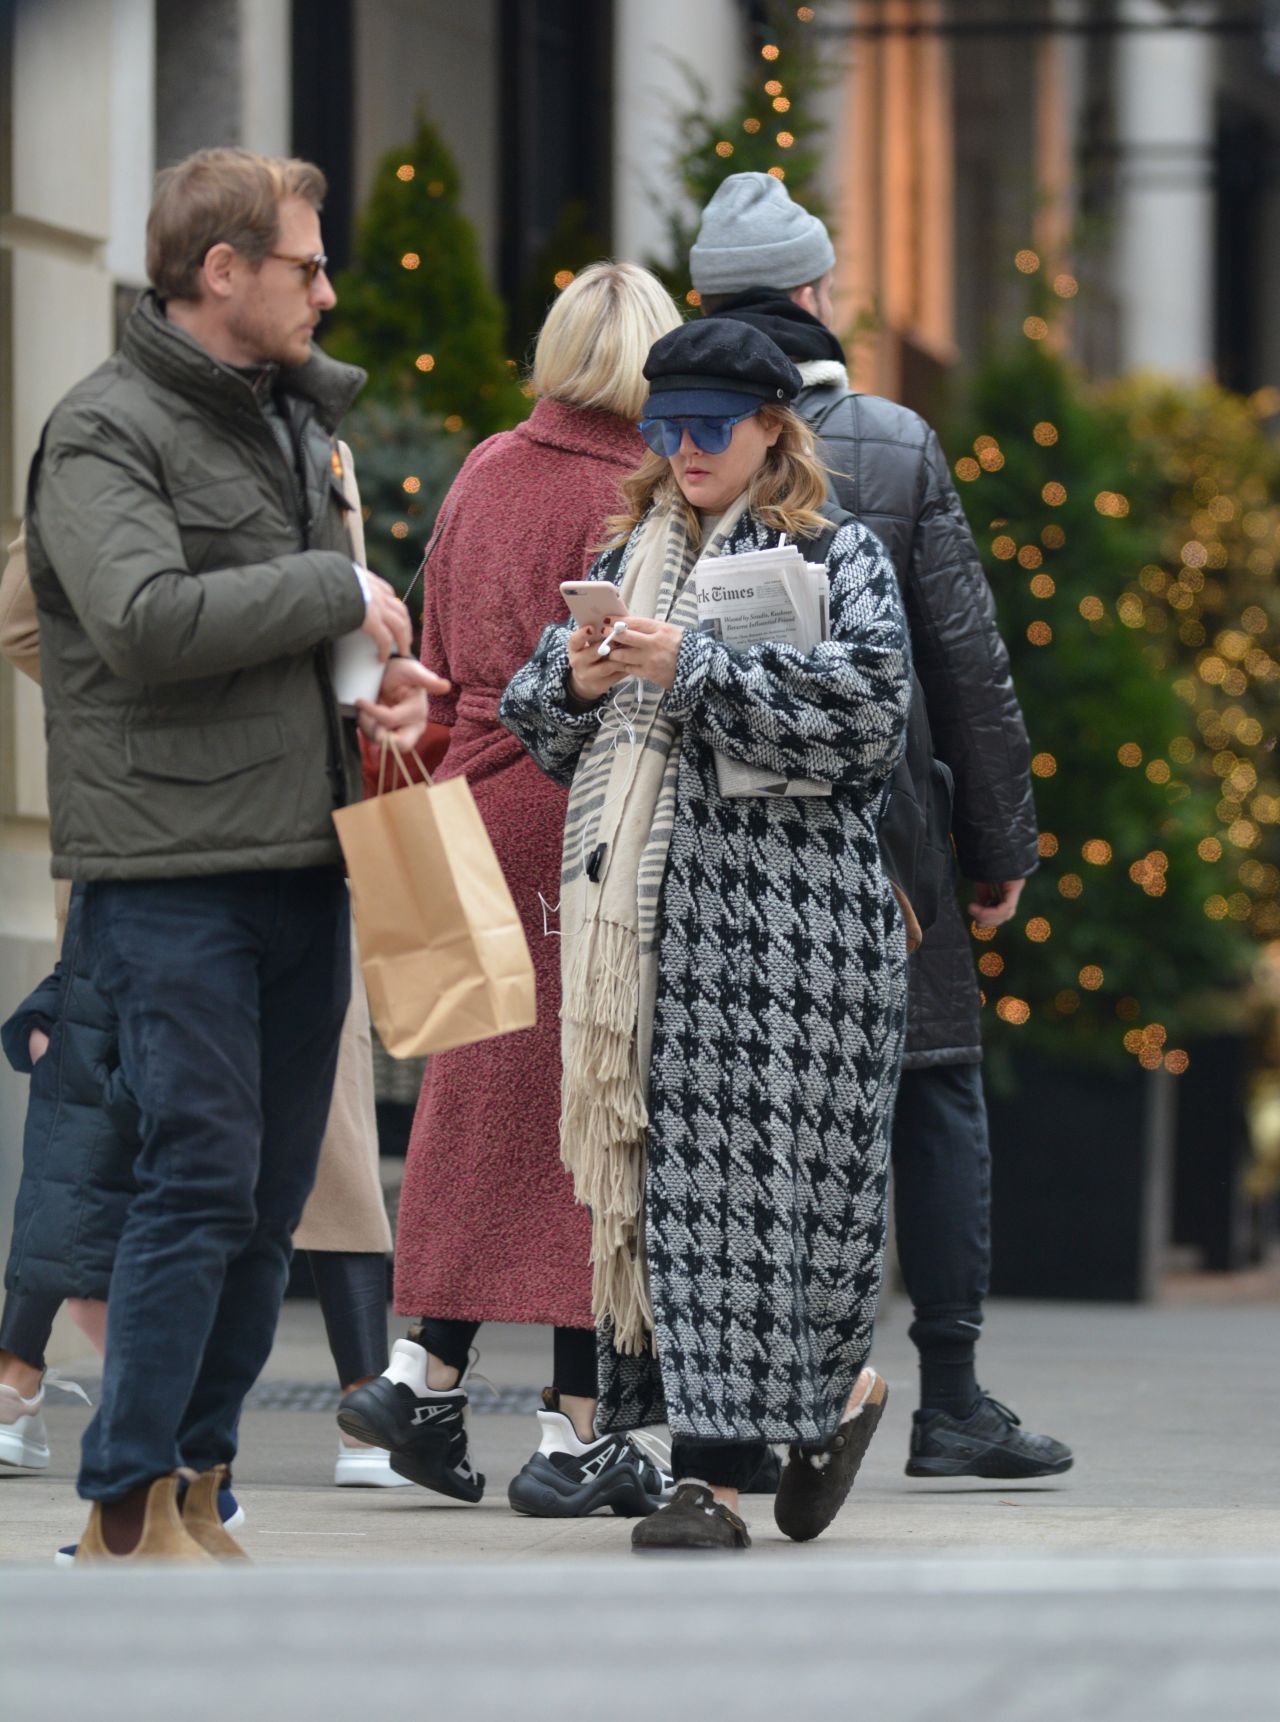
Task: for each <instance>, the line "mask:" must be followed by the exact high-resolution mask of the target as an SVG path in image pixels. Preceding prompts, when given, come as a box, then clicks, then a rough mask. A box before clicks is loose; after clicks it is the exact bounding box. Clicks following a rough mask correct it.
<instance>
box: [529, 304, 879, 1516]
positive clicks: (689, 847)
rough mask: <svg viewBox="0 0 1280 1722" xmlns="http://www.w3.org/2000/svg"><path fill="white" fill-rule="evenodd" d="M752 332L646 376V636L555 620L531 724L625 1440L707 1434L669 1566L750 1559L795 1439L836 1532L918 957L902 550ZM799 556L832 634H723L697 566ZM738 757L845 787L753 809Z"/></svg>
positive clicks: (679, 1445)
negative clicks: (895, 817)
mask: <svg viewBox="0 0 1280 1722" xmlns="http://www.w3.org/2000/svg"><path fill="white" fill-rule="evenodd" d="M726 329H727V326H726V325H724V324H721V325H720V326H719V327H718V328H717V325H716V324H715V323H711V322H705V323H701V324H690V325H686V326H685V327H684V328H682V329H679V330H677V331H675V332H674V333H673V334H671V335H668V336H665V337H664V338H663V340H661V341H659V342H658V343H657V345H656V346H655V347H654V349H653V351H652V353H651V354H650V358H649V362H648V365H647V366H646V370H645V375H646V377H648V378H649V381H650V388H651V395H650V399H649V403H648V406H647V407H646V419H645V420H644V421H643V422H642V425H641V428H642V430H643V431H644V432H645V434H646V439H647V440H648V441H649V442H650V446H651V448H652V449H654V450H655V452H654V453H651V454H650V456H649V457H648V459H647V460H646V462H645V464H644V465H643V466H642V468H641V469H640V471H639V472H638V473H637V474H636V475H635V476H634V477H633V478H632V479H631V480H629V481H628V484H627V485H626V486H625V487H624V494H625V496H626V501H627V509H626V512H625V514H624V516H623V517H621V518H620V519H619V521H618V522H617V523H616V525H617V527H618V533H619V538H618V542H617V543H616V544H615V546H614V547H613V548H611V549H610V550H609V551H607V552H606V553H605V554H604V555H603V556H601V558H600V559H599V560H598V561H597V562H596V564H595V565H594V568H593V570H592V577H593V578H595V579H605V580H610V581H613V582H614V583H615V584H617V585H618V586H619V587H620V589H621V592H622V596H623V600H624V602H625V606H626V610H627V611H628V612H629V614H628V618H627V627H626V631H625V632H624V633H623V634H622V635H621V636H620V638H619V639H618V640H617V642H616V643H615V644H614V645H613V646H612V648H611V651H610V654H609V656H608V657H606V658H601V657H600V656H599V654H598V650H597V647H598V643H599V632H598V631H593V630H591V629H586V628H579V629H576V630H574V629H572V627H571V626H563V625H561V626H553V627H549V628H548V629H547V630H546V631H545V633H544V634H543V637H542V639H541V641H540V643H539V645H538V648H537V651H536V652H535V654H534V657H533V658H532V660H531V661H530V662H529V663H528V664H527V665H526V666H525V667H524V668H523V669H522V670H521V671H519V672H518V673H517V675H516V676H515V678H514V679H513V681H512V682H511V683H510V685H509V687H508V689H507V692H506V694H505V696H504V698H503V702H502V706H501V711H500V716H501V718H502V720H503V722H505V723H506V724H507V725H508V727H510V728H511V729H512V730H513V731H514V732H515V733H516V734H517V735H518V736H519V737H520V739H521V740H522V741H523V742H524V744H525V746H526V747H527V748H528V749H529V751H530V752H531V753H532V755H533V757H534V758H535V759H536V760H537V762H538V764H539V765H540V766H541V767H542V769H543V770H544V771H546V772H547V773H548V774H549V775H551V776H552V777H554V778H556V779H557V780H558V781H561V782H564V783H568V784H570V785H571V793H570V803H569V812H568V817H567V822H566V835H565V851H564V862H563V874H562V881H561V926H562V933H563V939H562V944H563V972H564V1007H563V1016H564V1019H565V1020H564V1054H565V1060H564V1065H565V1074H564V1083H565V1088H564V1100H563V1114H562V1136H561V1146H562V1152H563V1154H564V1156H565V1159H566V1162H567V1163H568V1164H569V1165H570V1167H571V1169H572V1170H573V1171H574V1175H575V1181H576V1185H577V1190H578V1195H579V1199H580V1200H583V1201H585V1202H587V1203H588V1205H589V1206H590V1207H591V1209H592V1214H593V1227H594V1234H593V1259H594V1261H595V1274H596V1277H595V1302H596V1312H597V1319H598V1321H599V1324H600V1332H601V1340H602V1344H601V1370H602V1374H601V1414H602V1420H603V1422H604V1425H605V1426H606V1427H612V1428H625V1427H630V1426H633V1425H636V1424H639V1423H643V1422H648V1421H656V1420H659V1419H661V1418H662V1417H663V1416H664V1415H665V1417H666V1418H667V1420H668V1422H669V1423H670V1425H671V1428H672V1430H673V1433H674V1434H675V1436H676V1444H675V1455H674V1457H675V1465H674V1469H675V1473H676V1478H677V1482H681V1481H682V1480H683V1485H684V1486H682V1487H681V1488H679V1489H678V1490H677V1492H676V1496H675V1499H674V1500H673V1502H672V1503H671V1504H670V1505H669V1506H667V1507H665V1508H663V1510H662V1511H661V1512H660V1513H658V1514H657V1515H655V1516H654V1518H652V1519H649V1520H645V1521H643V1522H642V1524H641V1525H640V1526H639V1527H637V1530H636V1533H635V1541H636V1544H637V1546H648V1547H653V1546H688V1545H689V1544H690V1543H691V1542H692V1543H695V1544H699V1545H701V1544H702V1543H705V1542H707V1541H708V1540H710V1541H711V1542H712V1543H713V1544H714V1545H716V1546H743V1544H744V1542H745V1540H746V1532H745V1528H744V1527H743V1526H742V1523H741V1520H740V1519H738V1518H737V1515H736V1512H735V1511H734V1508H735V1507H736V1498H737V1495H736V1491H737V1489H738V1488H739V1487H741V1486H742V1485H743V1483H744V1482H745V1481H746V1480H747V1478H748V1477H749V1476H750V1475H751V1473H752V1471H753V1470H754V1468H755V1467H756V1466H757V1465H758V1464H759V1461H760V1459H761V1457H762V1456H763V1444H764V1443H766V1442H782V1441H785V1442H788V1443H789V1444H790V1454H789V1458H788V1462H787V1466H786V1468H785V1470H784V1474H783V1482H782V1487H781V1490H780V1493H779V1497H778V1502H777V1508H776V1511H777V1515H778V1519H779V1523H780V1524H781V1525H782V1528H783V1529H784V1530H786V1531H787V1532H788V1534H790V1535H793V1536H798V1537H804V1536H812V1535H816V1534H817V1531H818V1530H820V1529H822V1528H823V1525H824V1524H825V1523H828V1522H829V1521H830V1518H831V1517H832V1516H833V1515H834V1512H835V1511H836V1510H837V1509H838V1507H839V1505H840V1501H841V1500H842V1499H843V1496H844V1492H847V1489H848V1487H849V1484H850V1483H851V1482H852V1474H853V1471H855V1470H856V1468H857V1461H858V1459H860V1457H861V1451H862V1450H864V1449H865V1445H866V1439H868V1438H869V1433H870V1430H871V1429H873V1428H874V1425H875V1422H876V1421H877V1420H878V1416H879V1410H880V1407H881V1406H882V1404H883V1399H884V1384H883V1382H882V1381H880V1380H879V1378H877V1377H876V1376H875V1375H874V1372H872V1371H870V1370H866V1369H864V1363H865V1360H866V1357H867V1354H868V1351H869V1348H870V1339H871V1326H872V1320H873V1317H874V1312H875V1306H876V1301H877V1297H878V1293H879V1284H880V1272H881V1260H882V1254H883V1245H884V1208H885V1189H886V1182H887V1150H888V1131H889V1124H890V1119H891V1114H892V1108H893V1099H894V1094H895V1090H896V1084H897V1078H898V1070H899V1065H900V1060H901V1051H902V1038H903V1025H904V1016H905V997H906V975H905V964H906V942H905V932H904V926H903V919H902V915H901V913H900V910H899V907H898V905H897V902H896V901H895V897H894V895H893V892H892V889H891V887H890V885H889V884H888V882H887V880H886V878H885V876H884V873H883V871H882V869H881V865H880V858H879V852H878V847H877V835H876V827H877V816H878V809H879V803H880V793H881V789H882V786H883V785H884V783H885V781H886V779H887V777H888V775H889V773H890V772H891V771H892V768H893V766H894V764H895V762H896V760H897V758H898V756H899V754H900V752H901V749H902V746H903V736H904V726H905V722H906V715H907V708H908V704H909V699H910V683H909V676H910V660H909V649H908V644H907V636H906V629H905V624H904V620H903V616H902V611H901V607H900V604H899V599H898V589H897V583H896V580H895V578H894V573H893V568H892V566H891V564H890V562H889V561H888V559H887V557H886V556H885V554H884V552H883V549H882V548H881V546H880V544H879V541H878V540H877V539H876V538H874V537H873V536H872V534H871V533H869V532H868V531H867V530H866V529H865V528H863V527H862V526H860V525H859V524H857V523H856V522H854V521H852V520H851V519H848V518H847V517H843V516H841V517H840V522H841V523H839V524H838V529H837V530H835V531H834V533H833V532H832V531H831V528H830V526H829V524H828V521H827V519H825V518H824V517H823V516H822V515H821V514H819V513H818V512H817V509H818V506H819V504H820V503H821V502H822V501H823V498H824V484H823V478H822V473H821V470H820V469H819V468H818V467H817V465H816V463H815V462H814V460H813V453H812V450H813V444H812V440H811V438H810V435H809V433H808V431H807V429H806V428H805V427H804V425H803V424H802V423H801V422H800V421H799V420H798V419H797V418H796V416H795V415H794V414H793V413H791V412H790V411H789V410H788V406H787V404H786V403H787V402H788V401H789V400H790V399H791V398H793V396H794V394H795V392H796V390H797V389H798V388H799V376H798V373H796V372H795V369H794V367H793V366H792V365H791V363H790V361H789V360H787V359H786V358H785V356H784V355H783V354H782V353H781V352H780V351H779V350H778V348H777V347H775V346H774V344H773V343H772V342H771V341H769V340H768V338H767V337H765V336H764V335H761V334H759V333H758V332H757V331H755V330H752V329H743V328H741V327H737V326H735V327H733V328H731V329H727V332H726ZM695 438H697V439H698V440H696V441H695V440H694V439H695ZM779 532H787V533H791V534H792V535H795V536H797V537H798V541H799V544H800V547H801V549H805V548H806V546H808V547H809V549H810V553H811V554H812V553H813V547H814V546H815V545H816V546H817V551H818V554H822V552H823V550H824V549H825V562H826V569H827V573H828V577H829V580H830V585H831V638H830V639H829V640H828V641H826V642H824V643H822V644H820V645H819V646H818V647H817V648H816V650H815V651H813V652H812V653H811V654H809V655H808V656H805V655H803V654H801V653H800V652H799V651H797V650H796V649H794V648H793V647H790V646H787V645H781V644H773V643H770V642H767V641H766V642H764V643H761V644H757V645H753V646H751V647H750V648H749V649H748V650H745V651H740V650H735V649H734V648H732V647H730V646H727V645H725V644H723V643H722V642H721V641H719V640H717V639H715V638H713V637H712V636H711V635H710V634H709V633H706V632H700V631H699V630H698V628H697V625H696V601H695V599H694V596H693V581H692V579H691V578H690V575H691V571H692V568H693V566H694V563H695V561H698V560H701V561H702V562H703V563H704V564H705V562H706V560H707V559H708V558H710V557H713V556H716V555H729V554H734V553H737V552H740V551H749V550H756V549H761V548H764V547H765V546H766V545H768V544H773V543H776V542H777V534H778V533H779ZM717 754H720V755H722V756H725V757H727V758H728V759H730V760H733V761H739V762H742V763H745V764H747V765H752V766H758V767H765V768H767V769H768V770H770V771H772V772H774V773H777V774H779V775H780V776H782V777H784V778H786V779H787V780H788V784H789V785H790V786H792V787H794V786H795V785H796V784H797V783H798V782H799V781H800V780H808V781H809V782H810V783H813V784H816V785H817V786H818V788H819V793H816V794H813V793H811V794H799V795H793V794H786V795H778V796H770V797H765V798H754V797H748V796H742V795H726V794H724V793H722V792H721V788H720V781H721V780H720V778H719V777H718V774H717V757H716V756H717ZM856 1419H860V1422H857V1423H855V1420H856ZM833 1503H834V1504H833Z"/></svg>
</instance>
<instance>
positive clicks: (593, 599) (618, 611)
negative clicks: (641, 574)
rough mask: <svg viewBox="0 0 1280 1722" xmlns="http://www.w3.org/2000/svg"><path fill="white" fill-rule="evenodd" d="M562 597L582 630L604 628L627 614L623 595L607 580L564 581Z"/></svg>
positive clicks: (561, 584)
mask: <svg viewBox="0 0 1280 1722" xmlns="http://www.w3.org/2000/svg"><path fill="white" fill-rule="evenodd" d="M560 596H561V597H562V598H563V599H564V601H565V603H566V604H567V605H568V606H569V614H570V615H571V616H572V617H573V619H574V621H575V622H576V623H577V624H578V626H579V627H580V628H603V627H605V626H606V624H607V623H609V622H610V621H613V620H615V619H616V618H617V617H619V616H625V615H626V614H627V606H626V604H625V603H624V602H623V600H622V593H621V592H619V590H618V588H617V587H616V586H611V585H610V584H609V582H608V581H607V580H562V581H561V582H560Z"/></svg>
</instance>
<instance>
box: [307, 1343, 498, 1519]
mask: <svg viewBox="0 0 1280 1722" xmlns="http://www.w3.org/2000/svg"><path fill="white" fill-rule="evenodd" d="M466 1408H467V1395H466V1392H465V1390H464V1389H463V1388H462V1387H461V1386H458V1387H453V1388H450V1389H449V1391H448V1392H447V1393H437V1392H436V1391H435V1390H434V1389H432V1388H429V1387H428V1386H427V1354H426V1351H425V1350H424V1349H423V1347H422V1346H420V1345H415V1344H414V1342H413V1341H412V1340H411V1339H398V1340H397V1341H396V1342H395V1345H394V1346H393V1347H392V1350H391V1362H390V1363H389V1364H388V1365H387V1367H386V1369H385V1370H384V1371H383V1373H382V1374H381V1375H379V1376H378V1377H377V1378H376V1380H374V1381H370V1382H366V1384H365V1385H364V1386H363V1387H357V1388H356V1390H355V1392H354V1393H348V1395H347V1397H346V1398H345V1399H344V1400H343V1401H342V1404H341V1405H340V1406H339V1408H338V1427H339V1428H340V1429H343V1430H345V1431H346V1433H347V1434H348V1435H354V1436H355V1438H356V1440H357V1441H364V1442H366V1443H367V1444H368V1445H369V1446H371V1447H385V1448H386V1449H387V1451H388V1452H389V1453H390V1455H391V1469H392V1470H393V1471H394V1472H395V1473H396V1475H397V1476H398V1477H407V1478H408V1479H409V1481H410V1482H411V1483H420V1484H421V1485H422V1487H423V1488H424V1489H434V1490H435V1491H436V1493H437V1494H440V1495H450V1496H452V1497H453V1499H454V1500H455V1501H472V1502H474V1501H478V1500H479V1499H480V1498H481V1496H482V1495H483V1494H484V1478H483V1477H482V1476H480V1475H479V1474H478V1473H477V1472H475V1471H473V1470H472V1469H471V1459H470V1456H469V1455H468V1452H467V1424H466V1418H465V1416H464V1413H465V1411H466Z"/></svg>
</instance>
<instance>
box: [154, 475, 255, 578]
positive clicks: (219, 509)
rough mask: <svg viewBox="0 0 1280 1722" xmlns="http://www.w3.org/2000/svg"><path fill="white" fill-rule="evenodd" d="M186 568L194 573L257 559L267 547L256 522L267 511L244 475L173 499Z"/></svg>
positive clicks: (215, 482) (214, 481) (217, 481)
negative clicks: (260, 543)
mask: <svg viewBox="0 0 1280 1722" xmlns="http://www.w3.org/2000/svg"><path fill="white" fill-rule="evenodd" d="M173 512H174V516H175V518H176V520H177V522H178V533H179V535H180V537H181V539H182V548H183V552H184V554H185V556H186V559H187V567H188V568H189V569H190V570H191V572H192V573H193V574H200V573H204V572H205V571H206V570H207V569H209V568H219V567H232V566H234V565H235V564H236V563H237V562H248V561H252V560H254V559H256V558H257V557H258V556H259V555H261V554H262V553H263V552H264V550H265V549H266V546H265V545H259V544H258V542H257V540H258V537H259V535H260V530H261V529H260V528H259V527H258V526H257V525H255V524H254V523H255V522H256V521H257V519H258V517H259V516H260V515H262V514H263V512H264V503H263V499H262V497H261V495H259V494H257V493H256V492H255V491H254V488H253V486H252V484H251V483H249V482H247V481H246V480H245V479H243V478H236V479H215V480H213V481H212V482H210V483H209V484H199V485H196V486H195V488H194V489H192V490H183V491H179V492H178V493H177V494H176V495H175V496H174V498H173Z"/></svg>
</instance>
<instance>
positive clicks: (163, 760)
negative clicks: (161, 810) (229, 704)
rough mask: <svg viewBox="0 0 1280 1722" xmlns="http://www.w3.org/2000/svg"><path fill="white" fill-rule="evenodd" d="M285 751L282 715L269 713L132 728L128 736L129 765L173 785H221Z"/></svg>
mask: <svg viewBox="0 0 1280 1722" xmlns="http://www.w3.org/2000/svg"><path fill="white" fill-rule="evenodd" d="M284 751H285V748H284V736H283V735H282V734H281V730H280V719H279V718H278V717H273V716H270V715H266V716H263V717H246V718H224V719H223V721H222V722H221V723H191V724H170V725H167V726H165V727H164V728H160V727H156V728H154V729H131V730H129V731H127V732H126V734H125V739H124V752H125V758H126V760H127V761H128V763H129V766H130V768H131V769H132V770H133V771H136V772H137V773H138V774H139V775H140V776H142V777H155V778H160V779H162V780H164V781H165V782H168V783H218V782H220V781H221V780H222V779H223V778H226V777H235V776H237V775H238V774H239V773H240V772H242V771H252V770H253V768H254V767H255V766H258V765H266V764H268V763H269V762H270V761H271V760H274V759H280V758H282V757H283V755H284Z"/></svg>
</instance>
